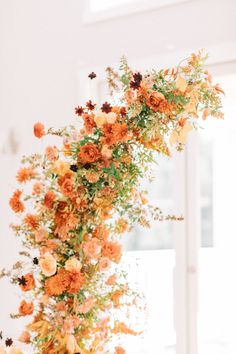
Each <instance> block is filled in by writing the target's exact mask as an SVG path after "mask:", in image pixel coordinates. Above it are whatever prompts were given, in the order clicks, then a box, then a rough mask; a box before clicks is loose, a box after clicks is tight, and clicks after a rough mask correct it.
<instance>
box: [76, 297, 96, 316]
mask: <svg viewBox="0 0 236 354" xmlns="http://www.w3.org/2000/svg"><path fill="white" fill-rule="evenodd" d="M94 305H95V300H94V299H93V298H92V297H90V298H89V299H86V300H85V302H84V303H83V304H82V305H79V306H78V307H77V310H78V312H80V313H87V312H89V311H90V310H92V308H93V307H94Z"/></svg>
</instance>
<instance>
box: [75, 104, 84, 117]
mask: <svg viewBox="0 0 236 354" xmlns="http://www.w3.org/2000/svg"><path fill="white" fill-rule="evenodd" d="M83 113H84V109H83V107H80V106H78V107H76V108H75V114H78V116H82V114H83Z"/></svg>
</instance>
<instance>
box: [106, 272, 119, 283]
mask: <svg viewBox="0 0 236 354" xmlns="http://www.w3.org/2000/svg"><path fill="white" fill-rule="evenodd" d="M116 279H117V276H116V274H113V275H111V276H110V277H109V278H108V279H107V281H106V284H107V285H114V284H115V282H116Z"/></svg>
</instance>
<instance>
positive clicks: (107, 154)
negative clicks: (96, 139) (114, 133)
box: [101, 145, 112, 159]
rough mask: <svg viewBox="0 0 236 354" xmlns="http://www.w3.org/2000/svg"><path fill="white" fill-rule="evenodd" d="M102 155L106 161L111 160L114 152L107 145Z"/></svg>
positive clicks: (104, 146) (103, 148)
mask: <svg viewBox="0 0 236 354" xmlns="http://www.w3.org/2000/svg"><path fill="white" fill-rule="evenodd" d="M101 154H102V156H103V157H105V158H106V159H110V158H111V157H112V150H111V149H109V147H108V146H107V145H103V147H102V150H101Z"/></svg>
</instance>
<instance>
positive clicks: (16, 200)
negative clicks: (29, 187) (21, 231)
mask: <svg viewBox="0 0 236 354" xmlns="http://www.w3.org/2000/svg"><path fill="white" fill-rule="evenodd" d="M21 195H22V191H20V190H19V189H17V190H16V191H15V192H14V193H13V196H12V197H11V199H10V201H9V204H10V207H11V208H12V210H13V211H14V212H15V213H22V212H23V211H24V210H25V207H24V204H23V203H22V201H21V200H20V197H21Z"/></svg>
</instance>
